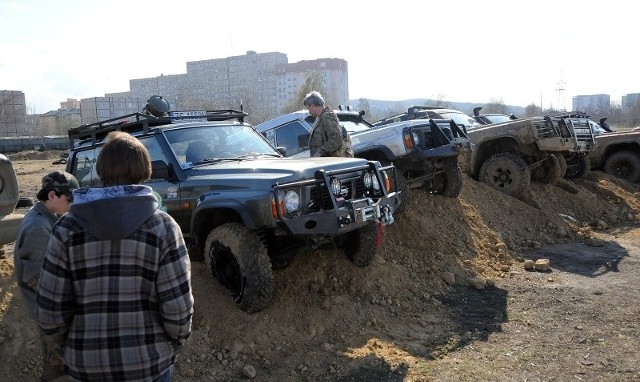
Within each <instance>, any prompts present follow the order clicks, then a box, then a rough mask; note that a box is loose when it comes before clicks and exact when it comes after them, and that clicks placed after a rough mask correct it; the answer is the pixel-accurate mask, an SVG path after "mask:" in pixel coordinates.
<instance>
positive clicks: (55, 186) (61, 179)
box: [42, 170, 80, 200]
mask: <svg viewBox="0 0 640 382" xmlns="http://www.w3.org/2000/svg"><path fill="white" fill-rule="evenodd" d="M79 187H80V185H79V184H78V180H77V179H76V178H75V176H73V175H71V174H69V173H68V172H65V171H60V170H56V171H53V172H50V173H48V174H47V175H45V176H43V177H42V189H43V190H53V191H56V192H59V193H61V194H64V195H67V197H68V198H69V199H70V200H72V199H73V195H72V191H73V190H75V189H76V188H79Z"/></svg>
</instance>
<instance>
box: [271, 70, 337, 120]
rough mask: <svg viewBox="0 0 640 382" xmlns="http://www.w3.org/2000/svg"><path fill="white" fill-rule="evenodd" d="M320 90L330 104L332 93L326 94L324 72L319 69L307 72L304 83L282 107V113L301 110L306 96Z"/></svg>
mask: <svg viewBox="0 0 640 382" xmlns="http://www.w3.org/2000/svg"><path fill="white" fill-rule="evenodd" d="M314 90H315V91H318V92H320V94H322V96H323V97H324V99H325V102H326V103H327V104H330V101H331V99H330V98H328V96H331V95H330V94H325V92H324V86H323V85H322V73H321V72H318V71H312V72H309V73H307V76H306V78H305V81H304V84H302V86H300V88H299V89H298V91H297V92H296V95H295V96H294V97H293V98H292V99H291V101H289V103H288V104H287V105H286V106H285V107H283V108H282V114H288V113H293V112H294V111H297V110H300V109H301V108H302V101H303V100H304V97H305V96H306V95H307V94H309V93H310V92H312V91H314Z"/></svg>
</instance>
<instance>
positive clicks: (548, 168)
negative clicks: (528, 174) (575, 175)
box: [532, 154, 562, 184]
mask: <svg viewBox="0 0 640 382" xmlns="http://www.w3.org/2000/svg"><path fill="white" fill-rule="evenodd" d="M558 156H560V155H558ZM558 156H556V155H554V154H549V155H548V156H547V157H546V158H545V160H544V161H543V162H542V163H541V164H540V166H539V167H538V168H536V169H535V170H534V171H533V173H534V174H535V176H534V175H533V174H532V176H533V177H534V179H535V180H537V181H539V182H540V183H544V184H556V182H557V181H558V180H560V179H561V178H562V177H561V176H560V175H561V173H562V168H561V167H560V161H559V160H558Z"/></svg>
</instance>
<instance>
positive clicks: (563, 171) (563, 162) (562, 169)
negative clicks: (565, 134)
mask: <svg viewBox="0 0 640 382" xmlns="http://www.w3.org/2000/svg"><path fill="white" fill-rule="evenodd" d="M552 155H554V156H555V157H556V158H557V159H558V163H560V177H561V178H564V176H565V174H566V173H567V158H565V157H564V154H552Z"/></svg>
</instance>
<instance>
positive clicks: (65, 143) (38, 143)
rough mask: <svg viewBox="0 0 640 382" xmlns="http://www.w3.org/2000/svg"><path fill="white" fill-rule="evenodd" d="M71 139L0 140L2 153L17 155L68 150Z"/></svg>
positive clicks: (62, 136) (66, 137)
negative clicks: (33, 151) (26, 152)
mask: <svg viewBox="0 0 640 382" xmlns="http://www.w3.org/2000/svg"><path fill="white" fill-rule="evenodd" d="M68 149H69V137H68V136H66V135H60V136H45V137H4V138H0V153H3V154H8V153H17V152H20V151H28V150H38V151H45V150H68Z"/></svg>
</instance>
